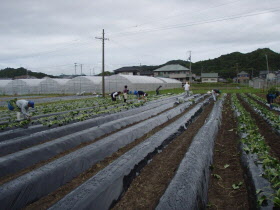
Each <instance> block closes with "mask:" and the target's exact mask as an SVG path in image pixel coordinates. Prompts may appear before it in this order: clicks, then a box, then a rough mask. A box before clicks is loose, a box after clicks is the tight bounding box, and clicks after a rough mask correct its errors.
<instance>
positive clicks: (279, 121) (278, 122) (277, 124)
mask: <svg viewBox="0 0 280 210" xmlns="http://www.w3.org/2000/svg"><path fill="white" fill-rule="evenodd" d="M241 96H242V97H243V98H244V99H245V100H246V101H248V103H249V104H250V106H251V107H253V109H254V110H257V111H258V112H259V113H260V114H261V115H262V117H264V118H265V119H266V120H269V121H270V122H271V124H272V126H273V128H275V129H276V130H280V117H279V115H277V114H275V113H274V112H272V111H271V110H269V109H267V108H266V107H264V106H262V105H260V104H258V103H257V102H256V101H254V100H253V99H251V98H250V97H247V96H246V95H245V94H241Z"/></svg>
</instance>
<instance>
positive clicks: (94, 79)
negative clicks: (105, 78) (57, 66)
mask: <svg viewBox="0 0 280 210" xmlns="http://www.w3.org/2000/svg"><path fill="white" fill-rule="evenodd" d="M94 92H95V93H100V92H102V77H99V76H79V77H75V78H73V79H71V80H69V81H68V82H66V84H65V93H70V94H80V93H94Z"/></svg>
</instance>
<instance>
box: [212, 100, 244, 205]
mask: <svg viewBox="0 0 280 210" xmlns="http://www.w3.org/2000/svg"><path fill="white" fill-rule="evenodd" d="M239 139H240V138H239V135H238V133H237V122H236V119H235V117H234V114H233V110H232V109H231V104H230V96H227V99H226V100H225V103H224V106H223V112H222V124H221V127H220V130H219V133H218V137H217V139H216V142H215V147H214V159H213V164H212V173H211V178H210V184H209V189H208V200H209V201H208V208H209V209H229V210H232V209H236V210H237V209H249V201H248V200H249V198H248V193H247V189H246V183H245V180H244V177H243V169H242V166H241V163H240V153H239V149H238V143H239ZM217 175H218V176H217ZM219 177H220V178H219ZM239 183H242V184H241V185H240V187H239V189H233V187H232V185H233V184H236V185H238V184H239Z"/></svg>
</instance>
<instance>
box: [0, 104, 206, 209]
mask: <svg viewBox="0 0 280 210" xmlns="http://www.w3.org/2000/svg"><path fill="white" fill-rule="evenodd" d="M197 100H199V99H197ZM205 103H206V102H205ZM190 104H192V102H191V103H189V104H188V103H183V104H181V105H178V106H177V107H176V108H174V109H172V110H170V111H168V112H166V113H163V114H161V115H159V116H158V117H155V118H151V119H149V120H146V121H144V122H142V123H140V124H137V125H135V126H132V127H129V128H127V129H124V130H121V131H119V132H117V133H116V134H114V135H111V136H108V137H106V138H104V139H101V140H100V141H98V142H96V143H94V144H91V145H88V146H86V147H83V148H81V149H79V150H77V151H75V152H72V153H70V154H68V155H66V156H63V157H62V158H59V159H57V160H55V161H53V162H51V163H49V164H47V165H45V166H43V167H41V168H38V169H36V170H33V171H31V172H29V173H27V174H25V175H23V176H21V177H18V178H17V179H14V180H12V181H10V182H8V183H6V184H3V185H2V189H3V191H2V193H1V195H0V206H1V207H8V208H21V207H23V206H25V205H26V204H27V203H30V202H32V201H34V200H36V199H38V198H40V197H42V196H43V195H46V194H48V193H49V192H52V191H53V190H54V189H56V188H58V187H59V186H61V185H63V184H65V183H66V182H68V181H69V180H71V179H72V178H73V177H75V176H77V175H78V174H79V173H81V172H83V171H84V170H86V169H87V168H88V167H90V166H91V165H92V164H95V163H97V162H98V161H100V160H102V159H104V157H106V156H108V155H110V154H112V153H113V152H115V151H117V150H118V148H119V147H122V146H124V145H126V144H128V143H130V142H131V141H134V140H135V139H136V138H139V137H140V136H142V135H143V134H144V133H146V132H148V131H149V130H151V129H152V128H154V127H155V126H157V125H160V124H162V123H164V122H166V121H168V120H169V119H171V118H172V117H173V116H176V115H178V114H179V113H181V112H182V111H183V110H185V109H186V108H187V107H188V106H189V105H190ZM73 168H75V170H73ZM46 179H47V180H48V183H46V182H45V180H46ZM18 193H21V194H22V197H21V199H17V198H18V197H17V195H18Z"/></svg>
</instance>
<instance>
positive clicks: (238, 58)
mask: <svg viewBox="0 0 280 210" xmlns="http://www.w3.org/2000/svg"><path fill="white" fill-rule="evenodd" d="M265 55H267V57H268V64H269V70H272V71H275V70H278V69H280V54H279V53H276V52H274V51H272V50H270V49H268V48H264V49H258V50H255V51H253V52H250V53H245V54H244V53H240V52H233V53H230V54H227V55H222V56H220V57H218V58H215V59H209V60H205V61H198V62H196V63H192V72H193V73H195V74H197V75H200V73H201V72H202V73H214V72H215V73H219V76H221V77H224V78H233V77H235V76H236V74H237V73H239V72H241V71H245V72H247V73H249V74H250V75H252V74H253V75H254V76H257V75H259V72H260V71H265V70H267V66H266V57H265ZM167 64H180V65H182V66H185V67H187V68H189V66H190V64H189V62H188V61H184V60H171V61H168V62H167V63H165V64H163V65H159V66H140V67H139V66H138V68H139V69H141V70H143V71H147V70H155V69H157V68H160V67H162V66H164V65H167Z"/></svg>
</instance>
